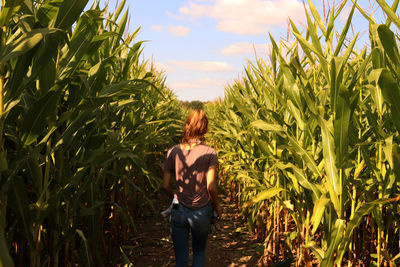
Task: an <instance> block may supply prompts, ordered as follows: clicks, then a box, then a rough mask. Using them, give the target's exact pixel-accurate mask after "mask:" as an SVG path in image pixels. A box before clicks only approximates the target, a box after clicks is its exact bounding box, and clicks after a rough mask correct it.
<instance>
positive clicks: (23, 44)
mask: <svg viewBox="0 0 400 267" xmlns="http://www.w3.org/2000/svg"><path fill="white" fill-rule="evenodd" d="M57 31H58V30H57V29H49V28H40V29H34V30H32V31H30V32H27V33H24V34H23V35H22V36H21V37H19V38H18V39H17V40H14V41H13V42H11V43H9V44H7V45H6V47H5V48H4V50H3V53H2V54H1V55H0V62H7V61H9V60H10V59H12V58H14V57H17V56H20V55H23V54H25V53H27V52H28V51H29V50H31V49H32V48H34V47H35V46H36V45H37V44H38V43H39V42H40V41H42V39H43V38H44V37H45V36H46V35H48V34H51V33H55V32H57Z"/></svg>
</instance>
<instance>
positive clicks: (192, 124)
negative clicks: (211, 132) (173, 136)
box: [182, 109, 208, 143]
mask: <svg viewBox="0 0 400 267" xmlns="http://www.w3.org/2000/svg"><path fill="white" fill-rule="evenodd" d="M207 131H208V120H207V116H206V114H205V113H204V112H203V111H202V110H198V109H196V110H195V111H193V112H192V113H191V114H190V115H189V117H188V118H187V120H186V124H185V129H184V135H183V139H182V142H183V143H185V142H188V141H189V140H190V139H200V140H204V135H205V134H206V133H207Z"/></svg>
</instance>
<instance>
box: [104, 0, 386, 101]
mask: <svg viewBox="0 0 400 267" xmlns="http://www.w3.org/2000/svg"><path fill="white" fill-rule="evenodd" d="M100 1H101V2H100V3H101V5H102V6H104V5H105V3H106V0H100ZM116 2H117V0H109V8H110V9H111V10H114V9H115V6H116ZM119 2H121V0H119ZM306 2H307V1H306ZM313 2H314V4H315V6H316V7H317V9H318V10H319V11H320V14H321V16H323V4H324V3H323V2H324V1H323V0H314V1H313ZM328 2H329V3H328ZM332 2H333V1H332V0H325V11H327V10H328V6H329V5H331V3H332ZM335 2H336V4H338V3H340V2H341V1H340V0H336V1H335ZM347 2H348V3H347V5H348V6H347V7H346V8H345V9H344V11H343V14H342V15H341V16H340V19H339V21H338V22H339V23H338V24H337V25H338V28H337V30H339V31H340V30H341V29H340V27H341V25H342V24H343V22H344V21H345V20H346V17H347V14H348V13H349V11H350V9H351V5H352V1H351V0H348V1H347ZM386 2H387V3H388V4H389V5H390V4H391V3H392V2H393V0H390V1H386ZM357 3H358V4H359V5H360V6H362V7H363V8H365V10H366V11H367V12H370V11H371V10H373V11H374V13H375V17H376V20H377V21H382V20H383V18H382V13H381V10H380V8H378V4H377V3H375V0H358V1H357ZM126 6H127V7H129V13H130V14H131V19H130V31H133V30H135V29H137V28H138V27H141V30H140V34H139V36H138V41H139V40H148V42H146V43H145V44H144V58H146V59H152V60H153V61H154V63H155V64H157V65H158V66H159V69H161V70H164V71H165V73H166V75H167V80H166V81H167V84H168V86H169V87H170V88H171V89H172V90H173V91H174V92H175V94H176V95H177V97H178V99H180V100H188V101H192V100H201V101H213V100H215V99H217V98H223V95H224V88H225V87H226V85H227V84H230V83H232V82H233V81H234V80H235V79H238V78H239V77H240V76H241V75H242V74H243V70H244V66H245V65H246V64H247V60H251V61H252V60H254V59H255V53H254V51H256V54H257V56H258V57H261V58H264V59H266V58H267V57H268V51H269V48H268V47H269V43H270V41H269V38H268V34H269V33H271V34H272V35H273V36H274V39H275V40H279V39H280V38H286V36H287V18H288V16H289V17H291V19H292V20H293V21H295V22H296V24H298V25H300V26H299V28H300V29H301V28H303V27H302V26H301V25H302V24H303V25H305V20H304V7H303V2H302V1H299V0H127V2H126ZM353 29H354V31H355V32H361V33H362V37H361V38H362V40H361V42H359V48H361V46H362V45H363V44H364V43H367V37H368V24H367V22H366V20H365V19H364V18H362V17H361V15H360V14H359V13H358V12H357V14H356V15H355V18H354V20H353ZM349 35H352V34H351V33H350V34H349ZM350 37H351V36H350Z"/></svg>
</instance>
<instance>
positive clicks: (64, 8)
mask: <svg viewBox="0 0 400 267" xmlns="http://www.w3.org/2000/svg"><path fill="white" fill-rule="evenodd" d="M87 3H88V0H63V1H62V5H61V7H60V9H59V10H58V14H57V19H56V22H55V27H56V28H59V29H63V30H67V29H68V28H70V27H71V26H72V24H74V23H75V22H76V20H77V19H78V18H79V16H80V15H81V13H82V12H83V10H84V8H85V6H86V4H87Z"/></svg>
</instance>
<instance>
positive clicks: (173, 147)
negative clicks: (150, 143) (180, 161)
mask: <svg viewBox="0 0 400 267" xmlns="http://www.w3.org/2000/svg"><path fill="white" fill-rule="evenodd" d="M177 149H178V145H174V146H172V147H170V148H169V149H168V151H167V155H170V154H171V153H176V150H177Z"/></svg>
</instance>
